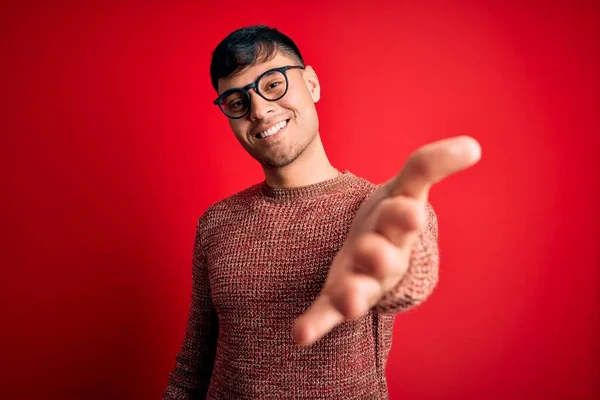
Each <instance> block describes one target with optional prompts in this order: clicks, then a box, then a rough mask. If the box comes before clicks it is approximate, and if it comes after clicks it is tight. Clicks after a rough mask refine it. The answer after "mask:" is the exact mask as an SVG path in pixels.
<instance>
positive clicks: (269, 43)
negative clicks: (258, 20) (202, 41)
mask: <svg viewBox="0 0 600 400" xmlns="http://www.w3.org/2000/svg"><path fill="white" fill-rule="evenodd" d="M277 51H281V52H283V53H286V54H287V55H289V56H291V57H293V58H295V59H296V61H297V62H298V63H299V65H301V66H303V67H304V66H305V65H304V59H303V58H302V55H301V54H300V50H299V49H298V46H296V44H295V43H294V41H293V40H292V39H290V38H289V37H288V36H286V35H284V34H283V33H281V32H279V31H278V30H277V29H275V28H270V27H268V26H265V25H255V26H248V27H245V28H240V29H238V30H235V31H233V32H231V33H230V34H229V35H227V37H226V38H225V39H223V41H221V43H219V44H218V45H217V47H216V48H215V50H214V51H213V53H212V60H211V63H210V78H211V80H212V85H213V87H214V88H215V90H217V91H218V89H217V88H218V82H219V79H221V78H225V77H228V76H231V75H234V74H235V73H237V72H240V71H242V70H243V69H244V68H246V67H248V66H250V65H254V64H256V63H261V62H265V61H269V60H271V59H272V58H273V57H275V54H276V53H277Z"/></svg>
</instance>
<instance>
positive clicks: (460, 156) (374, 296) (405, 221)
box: [293, 136, 481, 345]
mask: <svg viewBox="0 0 600 400" xmlns="http://www.w3.org/2000/svg"><path fill="white" fill-rule="evenodd" d="M480 158H481V148H480V146H479V143H478V142H477V141H476V140H475V139H473V138H470V137H467V136H459V137H455V138H451V139H445V140H440V141H437V142H434V143H430V144H428V145H425V146H423V147H421V148H419V149H418V150H417V151H415V152H414V153H413V154H412V155H411V156H410V157H409V159H408V161H407V163H406V164H405V165H404V168H403V169H402V170H401V172H400V173H399V174H398V175H397V176H395V177H394V178H392V179H391V180H389V181H388V182H386V183H385V184H384V185H382V186H381V187H380V188H379V189H378V190H377V191H376V192H375V193H373V195H372V196H371V198H370V199H369V200H367V201H366V202H365V203H364V204H363V205H362V206H361V207H360V209H359V210H358V211H357V213H356V216H355V218H354V220H353V222H352V226H351V228H350V232H349V233H348V237H347V239H346V241H345V242H344V245H343V246H342V248H341V249H340V251H339V252H338V254H337V255H336V257H335V258H334V260H333V263H332V264H331V267H330V270H329V273H328V275H327V279H326V281H325V285H324V286H323V289H322V291H321V293H320V295H319V296H318V297H317V298H316V299H315V301H314V302H313V304H312V305H311V306H310V308H309V309H308V310H307V311H306V312H305V313H304V314H302V315H301V316H300V317H299V318H298V319H297V320H296V322H295V324H294V331H293V334H294V339H295V340H296V342H297V343H300V344H304V345H309V344H312V343H314V342H316V341H317V340H319V339H320V338H322V337H323V336H325V335H326V334H327V333H328V332H330V331H331V330H332V329H333V328H334V327H336V326H337V325H339V324H340V323H342V322H344V321H345V320H347V319H354V318H358V317H360V316H362V315H364V314H366V313H367V312H368V311H369V310H370V309H371V308H373V307H374V306H375V305H376V304H377V302H378V301H379V300H380V299H381V298H382V297H383V296H384V295H385V294H386V293H387V292H388V291H390V290H391V289H393V288H394V287H395V286H396V285H397V284H398V283H399V282H400V280H401V279H402V277H403V276H404V274H405V273H406V271H407V269H408V264H409V260H410V253H411V249H412V247H413V244H414V242H415V241H416V240H417V239H418V233H419V230H420V229H421V228H422V226H423V224H424V223H425V218H426V205H427V197H428V194H429V189H430V188H431V186H432V185H433V184H435V183H437V182H439V181H441V180H442V179H444V178H446V177H448V176H450V175H452V174H454V173H456V172H459V171H462V170H464V169H466V168H469V167H471V166H472V165H474V164H476V163H477V162H478V161H479V159H480Z"/></svg>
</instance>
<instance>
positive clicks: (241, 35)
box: [210, 26, 320, 168]
mask: <svg viewBox="0 0 600 400" xmlns="http://www.w3.org/2000/svg"><path fill="white" fill-rule="evenodd" d="M210 74H211V79H212V84H213V87H214V88H215V90H216V91H217V93H218V95H219V98H218V99H217V101H216V102H215V104H217V105H218V106H219V107H220V108H221V110H222V111H223V113H224V114H225V115H226V116H227V118H228V119H229V124H230V126H231V129H232V130H233V133H234V134H235V136H236V138H237V139H238V141H239V142H240V143H241V144H242V146H243V147H244V148H245V149H246V151H248V153H249V154H250V155H251V156H252V157H254V158H255V159H256V160H257V161H259V162H260V163H261V164H262V165H263V167H266V168H273V167H283V166H285V165H288V164H290V163H291V162H293V161H294V160H296V159H297V158H298V157H299V156H300V155H302V154H303V153H305V151H306V150H307V149H308V148H310V145H311V144H312V143H313V141H314V139H315V138H316V137H317V136H318V130H319V126H318V125H319V124H318V117H317V111H316V108H315V103H316V102H317V101H318V100H319V97H320V86H319V81H318V78H317V75H316V74H315V72H314V71H313V69H312V68H311V67H310V66H305V65H304V60H303V58H302V55H301V54H300V51H299V50H298V47H297V46H296V44H295V43H294V42H293V41H292V40H291V39H290V38H289V37H287V36H286V35H284V34H283V33H281V32H279V31H277V30H276V29H273V28H269V27H266V26H252V27H247V28H242V29H239V30H236V31H234V32H232V33H231V34H229V35H228V36H227V37H226V38H225V39H224V40H223V41H222V42H221V43H219V45H218V46H217V47H216V49H215V50H214V52H213V57H212V62H211V66H210ZM240 89H241V90H240Z"/></svg>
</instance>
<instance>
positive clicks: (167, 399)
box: [163, 221, 219, 400]
mask: <svg viewBox="0 0 600 400" xmlns="http://www.w3.org/2000/svg"><path fill="white" fill-rule="evenodd" d="M218 332H219V326H218V318H217V314H216V311H215V309H214V307H213V305H212V301H211V294H210V286H209V279H208V270H207V265H206V258H205V255H204V251H203V246H202V240H201V235H200V221H199V222H198V227H197V230H196V239H195V241H194V251H193V258H192V294H191V303H190V310H189V316H188V322H187V328H186V332H185V336H184V339H183V344H182V346H181V349H180V351H179V353H178V354H177V357H176V359H175V360H176V363H175V367H174V369H173V370H172V371H171V373H170V374H169V382H168V386H167V388H166V390H165V392H164V396H163V399H164V400H191V399H204V398H206V393H207V391H208V385H209V383H210V378H211V375H212V370H213V365H214V359H215V353H216V342H217V336H218Z"/></svg>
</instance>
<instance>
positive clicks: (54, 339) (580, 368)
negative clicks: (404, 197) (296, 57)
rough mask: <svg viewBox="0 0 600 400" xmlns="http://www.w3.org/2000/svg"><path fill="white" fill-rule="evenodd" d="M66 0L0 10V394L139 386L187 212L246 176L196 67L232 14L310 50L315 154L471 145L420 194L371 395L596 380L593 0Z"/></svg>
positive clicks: (157, 366)
mask: <svg viewBox="0 0 600 400" xmlns="http://www.w3.org/2000/svg"><path fill="white" fill-rule="evenodd" d="M49 3H50V2H49ZM80 3H81V2H71V3H68V2H63V3H57V2H53V3H52V5H50V4H48V5H41V4H34V3H27V2H18V3H17V2H15V3H13V5H10V4H8V3H6V2H4V3H3V6H2V9H1V10H0V46H1V48H0V49H1V54H2V56H1V57H0V68H1V72H2V73H1V74H0V79H1V80H0V90H1V92H2V103H3V104H2V110H1V111H0V112H1V113H2V114H1V117H2V118H1V124H2V125H1V127H0V128H1V133H2V135H1V139H2V142H1V143H2V144H1V146H0V148H1V150H2V153H3V154H2V157H1V161H0V162H1V163H2V165H1V167H2V168H1V169H2V174H3V178H2V203H3V204H2V212H3V220H4V224H3V225H4V227H3V229H2V253H1V256H0V257H1V260H2V261H1V262H2V272H3V278H2V291H1V292H2V294H1V296H2V304H3V305H2V310H3V313H2V314H3V315H2V329H1V332H2V333H1V335H2V336H1V345H2V346H1V347H2V357H1V359H2V362H1V365H2V367H1V368H2V371H1V373H0V379H1V380H2V381H1V385H0V386H1V387H2V389H1V391H2V393H3V394H2V397H3V398H6V399H33V398H44V399H46V398H48V399H50V398H64V399H67V398H68V399H80V398H86V399H151V398H159V397H160V395H161V393H162V390H163V389H164V386H165V385H166V379H167V374H168V372H169V371H170V369H171V368H172V366H173V365H174V357H175V354H176V352H177V350H178V349H179V346H180V343H181V340H182V337H183V331H184V327H185V320H186V318H187V307H188V300H189V291H190V279H191V274H190V265H191V250H192V244H193V235H194V232H195V223H196V220H197V218H198V217H199V216H200V214H201V213H202V212H203V211H204V210H205V209H206V207H207V206H208V205H209V204H211V203H213V202H215V201H217V200H219V199H221V198H223V197H224V196H227V195H229V194H232V193H234V192H236V191H238V190H240V189H243V188H245V187H247V186H249V185H251V184H253V183H256V182H258V181H259V180H261V179H262V175H261V170H260V169H259V167H258V166H257V165H256V164H255V163H254V161H253V160H252V159H250V157H249V156H247V155H246V154H245V153H244V151H243V150H242V149H241V147H240V146H239V145H238V143H237V142H236V141H235V139H234V138H233V135H232V134H231V132H230V131H229V130H228V125H227V123H226V120H225V119H224V117H223V116H222V115H221V114H220V112H219V111H218V110H217V109H216V108H215V107H214V106H213V105H212V104H211V101H212V100H213V98H214V97H215V93H214V92H213V90H212V88H211V87H210V79H209V74H208V66H209V61H210V54H211V51H212V49H213V48H214V46H216V44H217V43H218V41H220V40H221V39H222V38H223V37H224V36H225V35H226V34H227V33H229V32H230V31H231V30H233V29H236V28H238V27H241V26H243V25H248V24H254V23H267V24H271V25H274V26H276V27H278V28H280V29H281V30H282V31H284V32H285V33H287V34H289V35H290V36H291V37H292V38H294V40H295V41H296V42H297V44H298V45H299V46H300V48H301V50H302V51H303V53H304V56H305V58H306V61H307V63H309V64H310V65H312V66H313V67H314V68H315V70H316V72H317V74H318V76H319V78H320V80H321V84H322V100H321V101H320V102H319V104H318V110H319V113H320V118H321V133H322V136H323V141H324V143H325V146H326V149H327V151H328V154H329V156H330V158H331V160H332V162H333V163H334V165H335V166H337V167H339V168H342V169H348V170H350V171H352V172H353V173H355V174H357V175H359V176H363V177H365V178H367V179H369V180H371V181H373V182H381V181H383V180H386V179H388V178H389V177H391V176H392V175H393V174H395V173H396V172H397V171H398V170H399V169H400V168H401V166H402V164H403V162H404V161H405V160H406V157H407V156H408V154H409V153H410V152H411V151H412V150H414V149H415V148H417V147H418V146H420V145H422V144H425V143H427V142H430V141H433V140H436V139H440V138H444V137H448V136H453V135H456V134H460V133H466V134H469V135H472V136H474V137H476V138H477V139H478V140H479V141H480V142H481V144H482V146H483V159H482V161H481V163H480V164H479V165H477V166H476V167H475V168H473V169H471V170H469V171H466V172H465V173H463V174H461V175H457V176H455V177H452V178H451V179H449V180H448V181H446V182H443V183H441V184H439V185H438V186H436V187H435V188H434V190H433V191H432V193H431V201H432V203H433V205H434V206H435V208H436V210H437V212H438V216H439V220H440V235H441V236H440V246H441V260H442V267H441V281H440V284H439V286H438V288H437V290H436V291H435V293H434V295H433V296H432V297H431V298H430V300H429V301H428V302H426V303H425V304H423V305H422V306H421V307H419V308H418V309H415V310H414V311H411V312H409V313H406V314H402V315H400V316H399V317H398V319H397V322H396V328H395V333H394V345H393V350H392V353H391V356H390V359H389V363H388V380H389V386H390V392H391V398H392V399H423V400H426V399H427V400H428V399H482V398H483V399H506V398H511V399H546V398H553V399H592V398H598V397H599V396H600V383H599V381H598V378H599V376H600V346H599V344H600V340H599V338H600V316H599V315H600V313H598V311H597V308H598V305H599V297H600V295H599V289H600V276H599V275H600V274H599V272H598V270H599V268H598V267H599V266H600V265H599V264H600V263H599V258H600V257H599V255H600V254H599V250H598V234H599V233H600V232H599V228H598V214H599V211H598V200H599V190H598V178H599V176H598V171H597V169H596V167H597V164H598V163H597V161H596V160H595V158H594V157H595V156H596V155H597V153H598V150H599V141H600V140H599V137H600V135H599V134H600V129H599V128H600V121H599V116H598V114H599V112H598V110H600V101H599V100H600V95H599V78H598V75H599V73H598V71H600V60H599V51H598V49H599V48H600V46H599V38H600V35H599V33H600V28H599V26H600V24H599V22H600V17H599V16H600V13H599V7H598V5H597V4H598V3H596V4H594V3H592V2H589V3H582V2H578V3H577V2H562V4H559V3H557V2H548V4H545V5H542V4H536V5H521V4H518V3H515V4H508V3H502V4H500V2H494V1H490V2H487V3H482V2H464V3H456V2H453V3H446V2H445V3H436V4H434V3H428V4H427V5H424V4H422V3H420V2H410V3H408V2H406V3H404V2H402V3H398V4H396V3H394V4H392V3H389V4H388V3H383V2H377V1H368V2H356V3H351V4H352V5H350V4H347V3H346V2H341V1H340V2H325V1H318V2H317V1H306V2H293V1H270V2H225V3H223V4H222V5H221V6H217V5H214V6H208V5H201V4H199V2H194V1H187V2H182V1H179V2H169V3H168V5H167V2H164V3H162V2H146V3H144V4H142V3H128V4H127V5H124V4H122V3H121V2H108V3H107V2H104V3H101V4H100V2H98V3H87V4H85V5H83V4H80ZM536 3H537V2H536ZM215 4H216V2H215Z"/></svg>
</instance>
